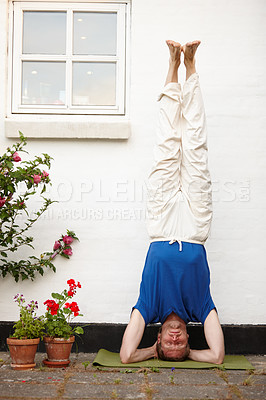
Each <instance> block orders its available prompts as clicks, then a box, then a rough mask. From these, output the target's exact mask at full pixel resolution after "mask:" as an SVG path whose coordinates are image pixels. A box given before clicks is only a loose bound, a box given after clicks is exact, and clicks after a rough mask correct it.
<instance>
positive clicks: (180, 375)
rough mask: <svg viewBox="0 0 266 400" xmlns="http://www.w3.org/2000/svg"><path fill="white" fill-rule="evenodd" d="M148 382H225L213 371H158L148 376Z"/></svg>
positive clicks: (221, 383) (223, 383)
mask: <svg viewBox="0 0 266 400" xmlns="http://www.w3.org/2000/svg"><path fill="white" fill-rule="evenodd" d="M148 380H149V382H151V383H154V384H156V383H157V384H169V383H171V382H172V381H173V382H174V383H175V384H192V385H193V384H206V385H208V384H220V385H226V382H225V381H224V380H223V379H222V378H221V377H220V376H219V375H218V374H216V373H215V372H213V371H202V370H200V371H191V370H182V371H179V370H175V371H173V372H172V371H171V370H167V371H165V370H160V372H159V373H153V374H148Z"/></svg>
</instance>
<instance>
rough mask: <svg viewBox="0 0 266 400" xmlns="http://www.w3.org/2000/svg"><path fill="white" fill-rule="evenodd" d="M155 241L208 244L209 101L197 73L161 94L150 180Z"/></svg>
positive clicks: (151, 227) (151, 225)
mask: <svg viewBox="0 0 266 400" xmlns="http://www.w3.org/2000/svg"><path fill="white" fill-rule="evenodd" d="M147 211H148V221H147V228H148V232H149V235H150V238H151V241H158V240H170V241H185V242H191V243H200V244H204V242H205V241H206V239H207V237H208V234H209V231H210V224H211V219H212V202H211V180H210V174H209V170H208V150H207V131H206V118H205V111H204V105H203V100H202V95H201V90H200V85H199V77H198V74H197V73H195V74H193V75H191V76H190V77H189V79H188V80H187V81H186V82H185V83H184V86H183V93H182V91H181V85H180V84H179V83H174V82H171V83H168V84H167V85H166V86H165V87H164V89H163V92H162V93H161V95H160V96H159V126H158V137H157V145H156V148H155V165H154V167H153V169H152V172H151V174H150V176H149V180H148V199H147Z"/></svg>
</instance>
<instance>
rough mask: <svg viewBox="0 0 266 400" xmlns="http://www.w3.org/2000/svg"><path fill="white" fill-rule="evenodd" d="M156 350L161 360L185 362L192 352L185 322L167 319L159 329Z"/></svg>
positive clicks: (177, 319) (178, 319)
mask: <svg viewBox="0 0 266 400" xmlns="http://www.w3.org/2000/svg"><path fill="white" fill-rule="evenodd" d="M176 317H177V316H176ZM156 349H157V354H158V357H159V358H160V359H161V360H172V361H173V360H174V361H183V360H185V359H186V358H187V357H188V355H189V351H190V348H189V344H188V334H187V328H186V324H185V322H184V321H183V320H181V319H180V318H179V317H177V318H172V317H171V318H169V319H168V318H167V319H166V321H165V322H164V324H163V325H162V327H161V328H160V329H159V332H158V339H157V347H156Z"/></svg>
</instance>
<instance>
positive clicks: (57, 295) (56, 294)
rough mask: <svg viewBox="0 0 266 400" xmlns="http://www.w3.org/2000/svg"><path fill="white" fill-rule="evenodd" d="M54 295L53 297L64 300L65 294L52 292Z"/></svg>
mask: <svg viewBox="0 0 266 400" xmlns="http://www.w3.org/2000/svg"><path fill="white" fill-rule="evenodd" d="M52 297H53V299H57V300H64V296H62V295H61V294H59V293H52Z"/></svg>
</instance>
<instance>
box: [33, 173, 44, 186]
mask: <svg viewBox="0 0 266 400" xmlns="http://www.w3.org/2000/svg"><path fill="white" fill-rule="evenodd" d="M32 177H33V182H34V183H36V184H37V185H38V183H40V182H41V180H42V176H41V175H33V176H32Z"/></svg>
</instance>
